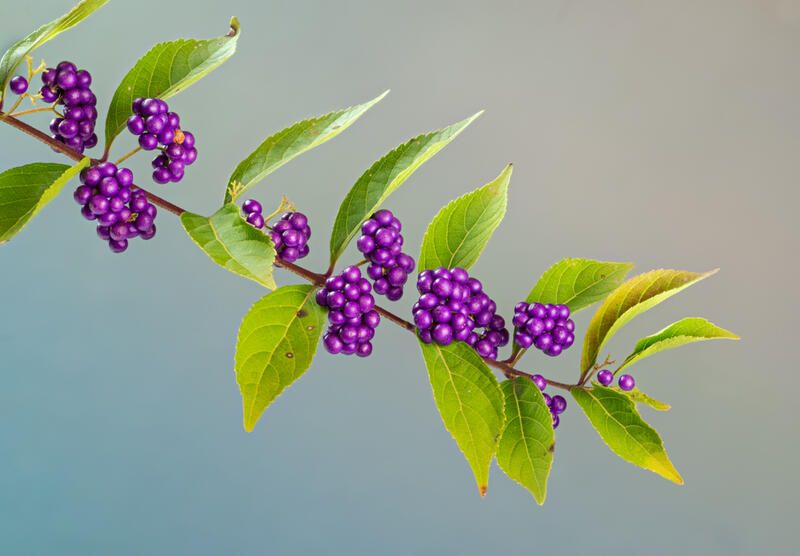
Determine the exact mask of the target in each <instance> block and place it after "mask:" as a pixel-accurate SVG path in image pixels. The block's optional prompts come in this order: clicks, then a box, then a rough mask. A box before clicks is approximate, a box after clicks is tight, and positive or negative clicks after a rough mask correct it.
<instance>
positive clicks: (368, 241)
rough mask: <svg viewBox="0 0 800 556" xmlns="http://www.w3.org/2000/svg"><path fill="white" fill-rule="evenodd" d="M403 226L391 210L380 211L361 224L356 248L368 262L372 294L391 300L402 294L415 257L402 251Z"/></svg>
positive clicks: (395, 299) (412, 268) (412, 269)
mask: <svg viewBox="0 0 800 556" xmlns="http://www.w3.org/2000/svg"><path fill="white" fill-rule="evenodd" d="M401 230H402V225H401V224H400V220H398V219H397V218H396V217H395V215H394V214H392V212H391V211H388V210H379V211H377V212H376V213H375V214H373V215H372V216H371V217H370V218H369V219H367V220H366V221H365V222H364V223H363V224H362V225H361V237H359V238H358V241H357V242H356V247H357V248H358V250H359V251H360V252H361V253H362V254H363V255H364V257H366V259H367V260H368V261H369V262H370V265H369V267H367V274H368V275H369V277H370V278H371V279H372V280H373V285H374V287H375V293H377V294H379V295H385V296H386V298H387V299H389V300H390V301H397V300H398V299H400V298H401V297H403V286H405V283H406V281H408V275H409V274H410V273H412V272H414V267H415V266H416V264H415V263H414V259H413V258H412V257H411V256H410V255H408V254H406V253H403V249H402V248H403V234H402V233H400V232H401Z"/></svg>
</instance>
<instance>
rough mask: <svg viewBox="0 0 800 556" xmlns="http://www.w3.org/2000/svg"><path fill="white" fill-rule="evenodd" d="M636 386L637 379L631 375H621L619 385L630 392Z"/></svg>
mask: <svg viewBox="0 0 800 556" xmlns="http://www.w3.org/2000/svg"><path fill="white" fill-rule="evenodd" d="M634 386H636V381H635V380H634V379H633V377H632V376H631V375H621V376H620V377H619V387H620V388H621V389H622V390H625V391H626V392H630V391H631V390H633V388H634Z"/></svg>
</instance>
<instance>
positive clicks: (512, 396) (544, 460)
mask: <svg viewBox="0 0 800 556" xmlns="http://www.w3.org/2000/svg"><path fill="white" fill-rule="evenodd" d="M500 388H501V389H502V390H503V395H504V397H505V400H506V403H505V413H506V426H505V428H504V429H503V434H502V436H501V437H500V443H499V444H498V446H497V455H496V457H497V464H498V465H499V466H500V469H502V470H503V471H505V473H506V475H508V476H509V477H511V478H512V479H514V480H515V481H517V482H518V483H519V484H521V485H522V486H524V487H525V488H527V489H528V490H529V491H530V492H531V494H532V495H533V497H534V499H535V500H536V502H537V503H538V504H539V505H541V504H544V501H545V498H546V497H547V478H548V476H549V475H550V468H551V467H552V466H553V451H554V449H555V432H554V431H553V418H552V416H551V415H550V410H549V409H548V408H547V404H546V403H545V401H544V396H542V393H541V391H540V390H539V388H537V387H536V385H535V384H534V383H533V382H532V381H531V380H529V379H527V378H512V379H510V380H506V381H505V382H503V383H501V384H500Z"/></svg>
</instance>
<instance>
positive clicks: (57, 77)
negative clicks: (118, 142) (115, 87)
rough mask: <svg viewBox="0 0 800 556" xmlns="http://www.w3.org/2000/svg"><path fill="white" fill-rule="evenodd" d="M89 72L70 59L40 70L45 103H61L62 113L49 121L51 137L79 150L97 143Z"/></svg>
mask: <svg viewBox="0 0 800 556" xmlns="http://www.w3.org/2000/svg"><path fill="white" fill-rule="evenodd" d="M91 85H92V76H91V74H90V73H89V72H88V71H86V70H79V69H78V68H77V67H76V66H75V64H73V63H72V62H66V61H65V62H61V63H60V64H58V65H57V66H56V67H55V68H47V69H46V70H45V71H44V72H43V73H42V88H41V89H40V90H39V94H40V95H41V96H42V100H43V101H44V102H46V103H49V104H50V103H55V104H57V105H62V106H64V111H63V116H59V117H57V118H55V119H53V120H52V121H51V122H50V133H52V137H53V139H55V140H56V141H59V142H61V143H64V144H65V145H66V146H68V147H69V148H71V149H73V150H76V151H78V152H80V153H82V152H84V151H85V150H86V149H91V148H92V147H94V146H96V145H97V134H95V132H94V129H95V124H96V123H97V108H96V105H97V97H96V96H95V95H94V93H93V92H92V89H91Z"/></svg>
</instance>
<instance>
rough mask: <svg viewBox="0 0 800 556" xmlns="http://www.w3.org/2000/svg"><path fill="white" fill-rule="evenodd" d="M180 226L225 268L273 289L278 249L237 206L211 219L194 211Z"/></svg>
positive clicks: (183, 215) (185, 213)
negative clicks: (247, 220)
mask: <svg viewBox="0 0 800 556" xmlns="http://www.w3.org/2000/svg"><path fill="white" fill-rule="evenodd" d="M181 224H183V228H184V229H185V230H186V233H187V234H189V237H190V238H192V241H194V242H195V244H196V245H197V246H198V247H199V248H200V249H201V250H202V251H203V252H204V253H205V254H206V255H208V257H209V258H210V259H211V260H212V261H214V262H215V263H217V264H218V265H220V266H221V267H222V268H224V269H226V270H229V271H230V272H233V273H234V274H238V275H239V276H243V277H245V278H247V279H249V280H253V281H254V282H257V283H259V284H261V285H262V286H264V287H265V288H268V289H270V290H274V289H275V288H276V287H277V286H276V285H275V279H274V278H273V276H272V270H273V263H274V262H275V248H274V247H273V245H272V240H271V239H270V237H269V236H268V235H267V234H265V233H264V232H261V231H259V230H256V229H255V228H253V227H252V226H251V225H250V224H248V223H247V222H245V220H244V219H243V218H242V217H241V216H240V214H239V208H238V207H237V206H236V205H233V204H230V205H225V206H224V207H222V208H221V209H219V210H218V211H217V212H216V213H214V214H213V215H211V216H200V215H199V214H193V213H191V212H184V213H183V214H182V215H181Z"/></svg>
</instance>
